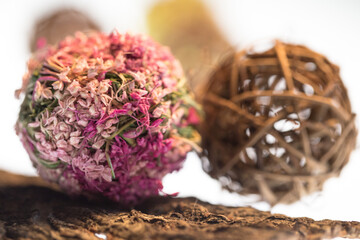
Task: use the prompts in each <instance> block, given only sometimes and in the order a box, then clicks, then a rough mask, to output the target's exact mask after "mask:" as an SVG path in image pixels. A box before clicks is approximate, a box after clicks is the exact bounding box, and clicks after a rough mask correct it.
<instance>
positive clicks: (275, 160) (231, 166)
mask: <svg viewBox="0 0 360 240" xmlns="http://www.w3.org/2000/svg"><path fill="white" fill-rule="evenodd" d="M339 72H340V69H339V67H338V66H336V65H335V64H333V63H331V62H330V61H329V60H328V59H327V58H326V57H324V56H323V55H321V54H319V53H316V52H314V51H312V50H310V49H308V48H307V47H305V46H301V45H293V44H286V43H282V42H280V41H276V43H275V46H274V47H272V48H271V49H269V50H267V51H265V52H260V53H257V52H254V51H252V49H248V50H244V51H241V52H239V53H238V54H235V55H234V56H232V57H229V58H228V59H227V60H226V61H224V62H223V63H222V65H220V66H219V68H218V70H217V71H216V72H215V73H214V74H213V75H212V77H211V78H210V81H209V84H208V86H207V88H206V90H205V91H204V101H203V107H204V112H205V120H204V121H203V125H202V130H201V136H202V145H203V148H204V150H205V151H204V154H205V155H206V157H207V158H206V157H204V158H203V160H204V165H203V166H204V169H205V170H206V171H207V172H208V173H209V174H210V175H211V176H212V177H214V178H216V179H220V181H221V182H222V184H223V185H224V187H226V188H227V189H229V190H231V191H235V192H239V193H242V194H247V193H259V194H261V196H262V197H263V199H264V200H266V201H268V202H269V203H270V204H272V205H274V204H276V203H278V202H282V203H291V202H294V201H297V200H298V199H300V198H301V197H302V196H304V195H307V194H310V193H313V192H315V191H320V190H322V186H323V183H324V182H325V181H326V180H327V179H329V178H330V177H334V176H338V175H339V174H340V172H341V170H342V169H343V167H344V166H345V165H346V164H347V162H348V160H349V157H350V153H351V152H352V151H353V149H354V147H355V142H356V136H357V129H356V126H355V121H354V119H355V114H353V113H352V110H351V104H350V100H349V98H348V94H347V89H346V87H345V86H344V84H343V82H342V80H341V78H340V75H339ZM207 159H208V161H207Z"/></svg>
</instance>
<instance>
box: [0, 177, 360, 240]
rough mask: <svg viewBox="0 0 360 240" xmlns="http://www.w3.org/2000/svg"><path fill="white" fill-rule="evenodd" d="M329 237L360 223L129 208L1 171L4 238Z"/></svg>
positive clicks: (250, 212)
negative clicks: (72, 195)
mask: <svg viewBox="0 0 360 240" xmlns="http://www.w3.org/2000/svg"><path fill="white" fill-rule="evenodd" d="M105 236H106V239H178V240H182V239H184V240H185V239H186V240H188V239H240V240H241V239H246V240H251V239H265V240H266V239H287V240H293V239H325V238H331V237H338V236H341V237H350V238H354V237H359V236H360V223H358V222H341V221H331V220H323V221H314V220H312V219H310V218H290V217H287V216H284V215H281V214H270V213H269V212H262V211H258V210H255V209H253V208H250V207H238V208H231V207H224V206H219V205H211V204H208V203H205V202H201V201H199V200H197V199H195V198H183V199H181V198H168V197H161V198H156V199H152V200H149V201H147V202H146V203H144V204H142V205H141V206H139V207H137V208H136V209H131V210H126V209H122V208H120V207H119V206H116V205H113V204H111V203H108V202H96V203H91V202H88V201H86V200H85V199H71V198H69V197H68V196H67V195H65V194H63V193H61V192H60V191H58V190H57V188H56V186H52V185H49V184H47V183H45V182H43V181H42V180H41V179H40V178H37V177H25V176H20V175H15V174H11V173H7V172H3V171H0V239H40V240H41V239H86V240H87V239H101V237H102V238H104V237H105Z"/></svg>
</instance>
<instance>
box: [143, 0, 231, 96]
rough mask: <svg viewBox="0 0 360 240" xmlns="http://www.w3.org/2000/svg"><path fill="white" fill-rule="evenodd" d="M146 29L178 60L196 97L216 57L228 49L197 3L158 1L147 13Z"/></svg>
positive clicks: (172, 0) (186, 0) (196, 1)
mask: <svg viewBox="0 0 360 240" xmlns="http://www.w3.org/2000/svg"><path fill="white" fill-rule="evenodd" d="M148 28H149V34H150V35H151V36H152V37H153V38H154V39H155V40H156V41H158V42H160V43H162V44H165V45H167V46H169V47H170V49H171V51H172V52H173V54H174V55H175V56H176V57H177V58H178V59H179V60H180V62H181V64H182V65H183V68H184V70H185V73H186V75H187V76H188V79H189V82H190V86H191V88H192V89H193V90H194V92H195V94H196V96H197V97H199V91H198V90H199V89H201V87H200V86H201V85H202V84H204V83H205V81H206V80H207V79H208V78H209V74H210V73H211V72H212V70H214V66H215V65H216V64H217V62H218V58H219V56H221V55H223V54H224V53H225V52H227V51H229V50H232V47H231V46H230V44H229V43H228V42H227V40H226V39H225V37H224V36H223V35H222V34H221V31H220V30H219V28H218V27H217V26H216V24H215V22H214V20H213V18H212V16H211V13H210V12H209V11H208V9H207V8H206V7H205V6H204V4H203V3H202V1H200V0H170V1H160V2H159V3H158V4H157V5H155V6H154V7H153V8H152V9H151V10H150V12H149V14H148Z"/></svg>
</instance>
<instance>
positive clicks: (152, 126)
mask: <svg viewBox="0 0 360 240" xmlns="http://www.w3.org/2000/svg"><path fill="white" fill-rule="evenodd" d="M23 82H24V86H23V88H22V92H24V93H25V99H24V103H23V104H22V107H21V111H20V114H19V120H18V122H17V127H16V128H17V133H18V135H19V136H20V139H21V141H22V142H23V145H24V147H25V149H26V150H27V152H28V153H29V156H30V159H31V161H32V162H33V163H34V165H35V166H36V168H37V169H38V172H39V174H40V176H42V177H43V178H44V179H47V180H49V181H52V182H57V183H58V184H59V185H60V186H61V187H62V188H63V189H64V190H66V191H67V192H69V193H71V194H85V195H89V196H94V195H95V196H96V195H101V196H105V197H107V198H110V199H112V200H114V201H118V202H121V203H123V204H126V205H132V204H136V203H138V202H139V201H141V200H142V199H144V198H146V197H149V196H153V195H157V194H158V193H159V192H161V189H162V184H161V180H162V178H163V177H164V176H165V175H166V174H168V173H170V172H172V171H175V170H178V169H180V168H181V166H182V163H183V161H184V159H185V157H186V154H187V152H189V151H190V150H191V146H190V144H189V143H190V141H192V140H196V139H195V138H196V137H197V136H198V134H197V132H196V130H195V128H194V126H193V125H194V124H196V123H197V122H198V116H199V115H198V114H197V113H196V111H197V110H195V108H194V107H196V106H193V104H192V102H193V101H192V100H191V101H188V100H189V99H191V95H190V94H189V92H188V90H187V88H186V86H185V85H184V81H183V73H182V69H181V67H180V65H179V63H178V62H177V61H176V60H175V59H174V57H173V56H172V55H171V53H170V51H169V50H168V49H167V48H165V47H162V46H160V45H159V44H157V43H155V42H153V41H152V40H151V39H149V38H148V37H146V36H144V35H131V34H119V33H118V32H116V31H115V32H113V33H111V34H110V35H106V34H103V33H92V34H90V35H89V36H86V35H85V34H82V33H77V34H76V36H75V37H74V38H71V37H67V38H66V39H65V40H64V41H62V42H60V43H59V45H58V46H57V47H51V46H43V47H42V48H41V51H40V52H38V53H36V54H35V56H34V57H33V58H32V59H31V60H30V61H29V66H28V73H27V74H25V76H24V81H23ZM18 93H19V92H18ZM183 129H184V131H183ZM183 133H184V134H183ZM185 133H186V134H185ZM181 139H186V141H182V140H181Z"/></svg>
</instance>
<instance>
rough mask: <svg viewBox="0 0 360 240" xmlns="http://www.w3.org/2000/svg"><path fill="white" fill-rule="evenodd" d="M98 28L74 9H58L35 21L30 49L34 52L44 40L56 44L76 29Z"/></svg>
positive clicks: (98, 28)
mask: <svg viewBox="0 0 360 240" xmlns="http://www.w3.org/2000/svg"><path fill="white" fill-rule="evenodd" d="M89 30H90V31H91V30H100V27H99V26H98V25H97V24H96V23H95V22H94V21H93V20H92V19H90V18H89V17H88V16H87V15H85V14H84V13H81V12H79V11H77V10H74V9H60V10H57V11H55V12H53V13H51V14H50V15H47V16H44V17H42V18H40V19H39V20H38V22H36V23H35V26H34V30H33V33H32V36H31V41H30V50H31V52H34V51H35V50H36V49H37V48H38V44H41V42H39V40H40V41H41V40H42V39H44V40H46V43H47V44H56V43H57V42H58V41H59V40H61V39H63V38H64V37H66V36H68V35H71V34H74V33H75V32H76V31H84V32H86V31H89Z"/></svg>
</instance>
